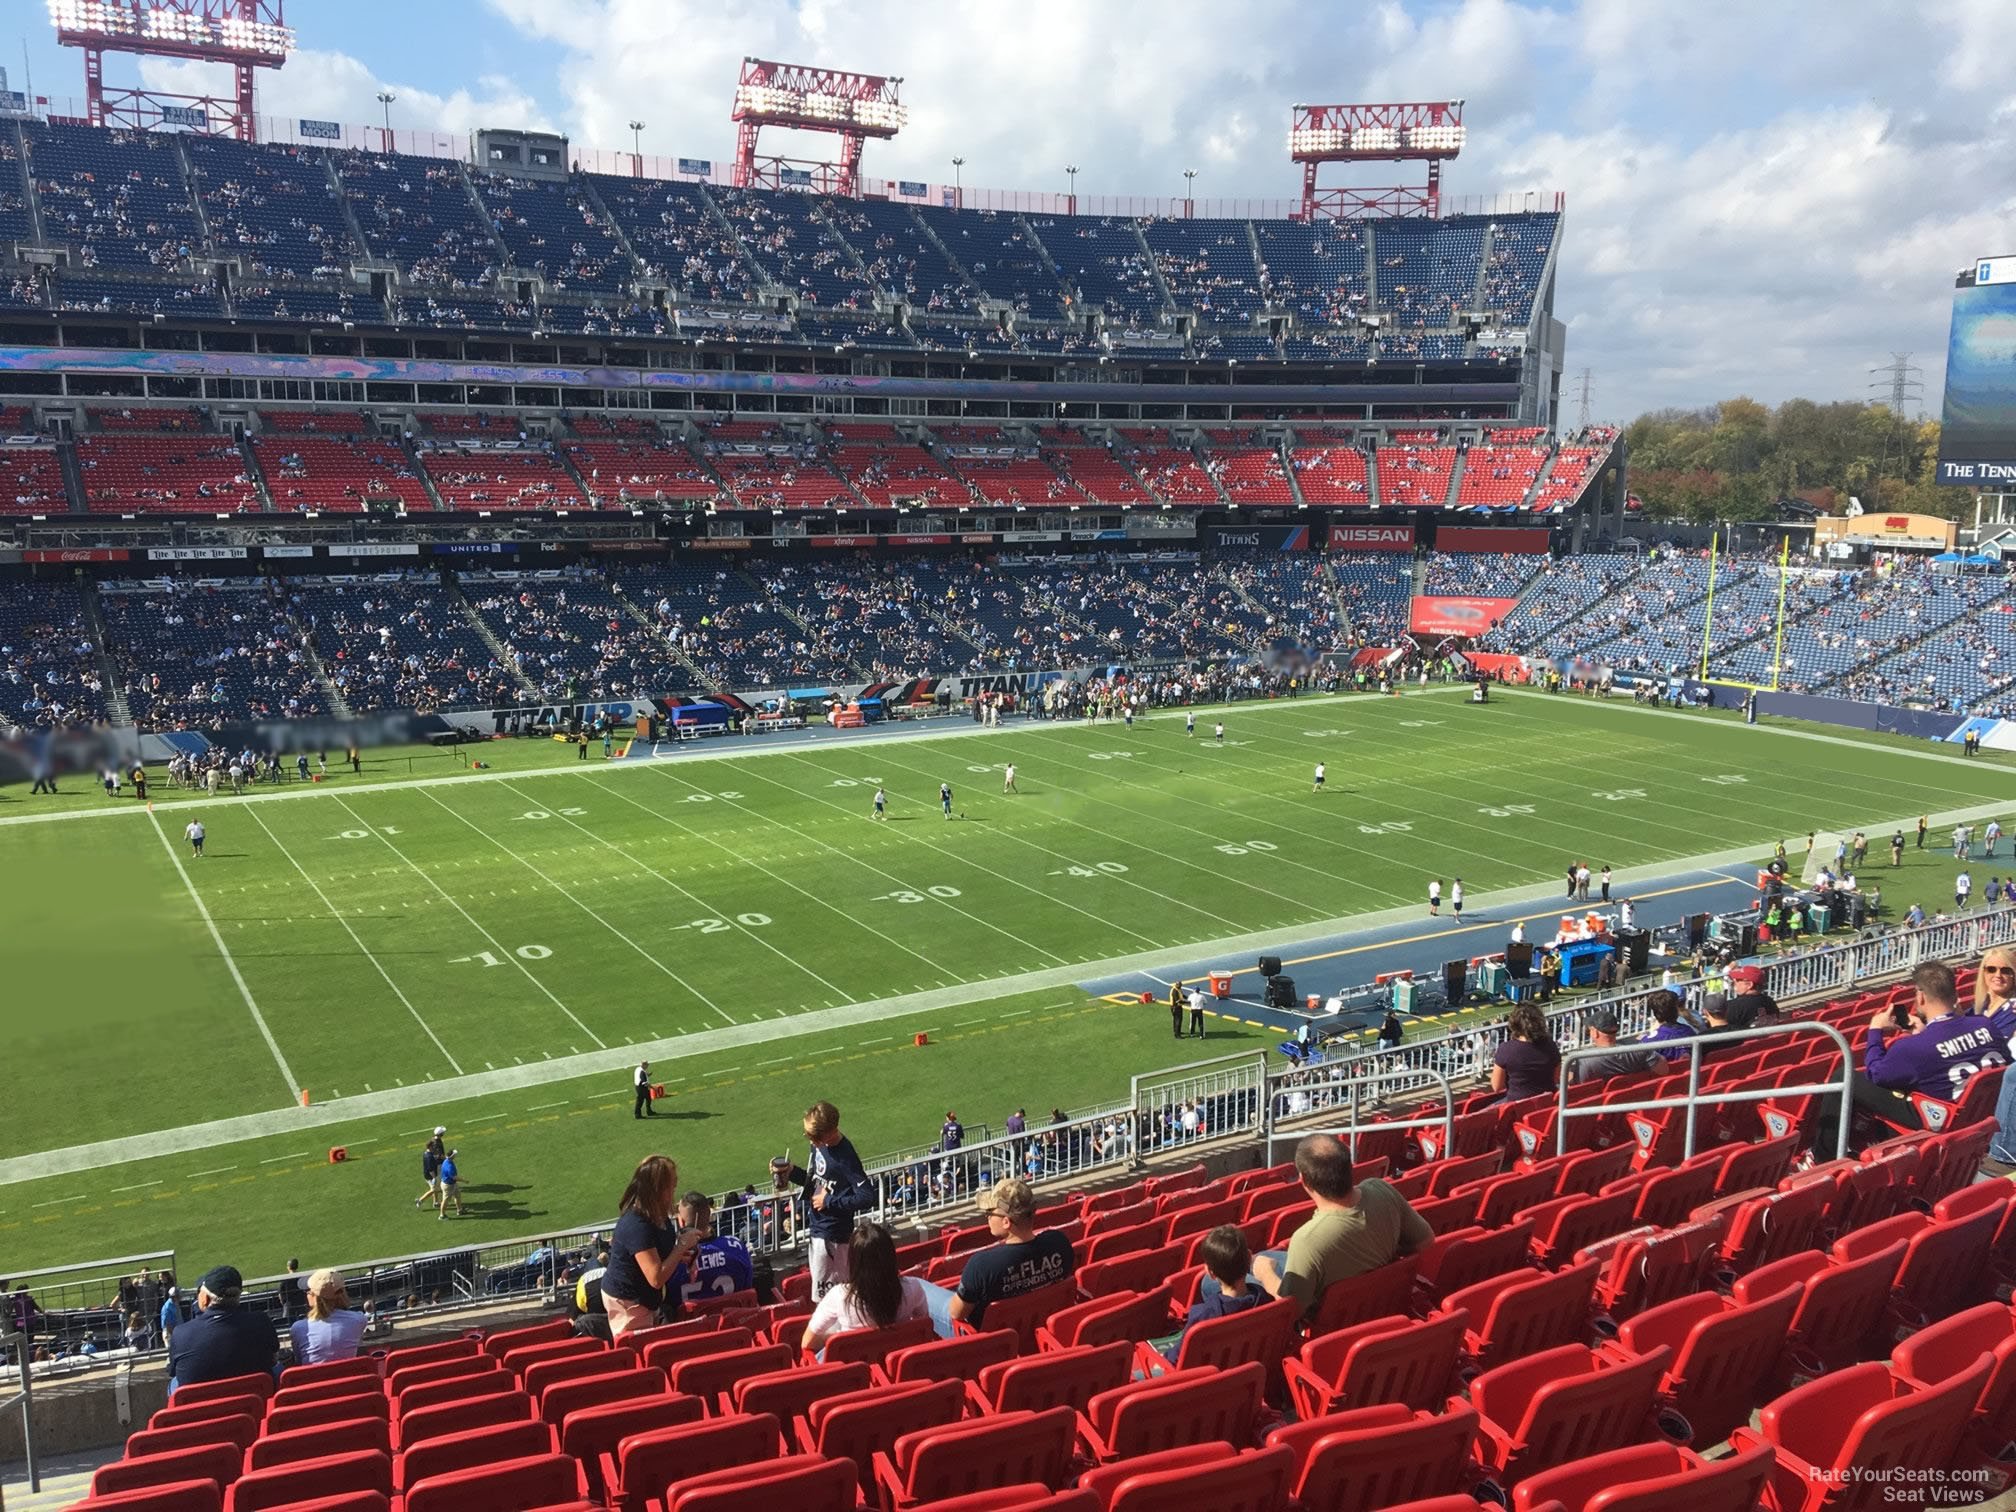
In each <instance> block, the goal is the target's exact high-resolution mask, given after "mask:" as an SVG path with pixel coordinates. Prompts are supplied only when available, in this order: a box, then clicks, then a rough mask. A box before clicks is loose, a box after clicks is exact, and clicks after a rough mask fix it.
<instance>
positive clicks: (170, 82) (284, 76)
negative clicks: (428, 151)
mask: <svg viewBox="0 0 2016 1512" xmlns="http://www.w3.org/2000/svg"><path fill="white" fill-rule="evenodd" d="M139 68H140V79H141V83H142V84H143V86H144V87H146V88H148V89H159V90H165V91H168V92H170V93H175V94H206V93H207V94H210V95H212V96H226V95H228V94H229V93H230V91H231V88H232V85H231V75H230V70H229V69H228V68H225V67H222V66H220V65H218V64H215V63H186V62H177V61H175V60H173V59H162V58H142V59H141V60H140V61H139ZM402 71H403V70H402ZM385 90H389V91H390V92H391V93H392V94H394V95H396V96H397V97H398V98H397V99H396V100H395V101H394V102H393V105H392V126H393V129H394V130H396V131H407V130H415V131H440V132H453V133H466V132H470V131H474V130H477V129H478V128H481V127H485V126H519V127H524V128H527V129H533V130H541V131H550V130H553V129H554V124H553V122H552V120H551V119H549V118H548V116H547V114H546V112H545V110H544V109H543V108H542V107H541V105H540V104H539V102H538V101H537V100H536V99H535V98H534V97H533V96H532V95H531V94H530V93H528V92H527V91H526V90H525V88H524V87H523V86H522V85H521V84H519V83H518V82H516V81H514V80H511V79H508V78H505V77H503V76H501V75H494V74H493V75H485V76H483V77H481V78H479V79H478V80H477V81H476V86H475V88H473V89H469V88H463V89H456V90H453V91H451V92H450V93H448V94H441V93H439V92H437V91H435V90H431V89H426V88H423V87H422V86H420V85H418V84H413V83H407V82H404V81H402V80H400V79H398V78H386V77H382V76H380V75H379V74H377V73H375V72H374V71H373V70H372V69H371V67H370V65H368V64H366V63H364V62H362V61H361V60H359V59H357V58H353V57H351V56H349V55H348V54H347V53H340V52H325V51H319V50H317V49H315V48H304V49H302V50H301V51H299V52H296V53H295V54H293V55H292V56H291V57H290V58H288V60H287V65H286V67H284V68H281V69H279V70H277V71H274V72H270V73H261V74H260V76H259V94H258V104H259V113H260V114H261V115H266V116H276V117H279V118H281V119H287V120H292V119H298V118H300V117H303V116H306V117H308V118H309V119H311V120H317V121H340V122H344V123H346V124H351V125H376V124H377V123H378V122H379V121H381V120H383V119H384V116H383V114H382V107H381V106H380V105H379V104H378V98H377V97H378V95H379V93H380V92H381V91H385Z"/></svg>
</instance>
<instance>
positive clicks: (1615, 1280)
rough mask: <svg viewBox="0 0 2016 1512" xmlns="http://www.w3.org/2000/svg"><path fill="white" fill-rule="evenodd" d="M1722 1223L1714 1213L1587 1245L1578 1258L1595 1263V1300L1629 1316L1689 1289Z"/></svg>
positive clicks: (1607, 1310)
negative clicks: (1707, 1218)
mask: <svg viewBox="0 0 2016 1512" xmlns="http://www.w3.org/2000/svg"><path fill="white" fill-rule="evenodd" d="M1726 1226H1727V1225H1726V1223H1725V1221H1724V1220H1723V1219H1722V1218H1720V1217H1717V1218H1714V1219H1712V1220H1710V1221H1708V1222H1706V1223H1686V1224H1681V1225H1680V1226H1679V1227H1677V1228H1671V1229H1664V1230H1661V1229H1656V1228H1651V1227H1643V1228H1634V1229H1626V1230H1625V1231H1624V1232H1623V1233H1621V1234H1618V1235H1616V1236H1615V1237H1613V1238H1610V1239H1603V1240H1599V1241H1598V1242H1597V1243H1595V1244H1592V1245H1590V1246H1589V1247H1588V1248H1587V1249H1585V1250H1583V1251H1582V1252H1581V1254H1580V1255H1578V1256H1577V1259H1578V1260H1593V1261H1595V1262H1596V1263H1597V1265H1598V1267H1599V1268H1600V1274H1599V1275H1598V1278H1597V1282H1596V1300H1597V1303H1598V1305H1599V1306H1601V1308H1602V1309H1603V1311H1604V1312H1605V1313H1607V1314H1608V1315H1609V1316H1610V1317H1612V1318H1628V1317H1630V1316H1631V1315H1632V1314H1633V1313H1637V1312H1642V1311H1644V1310H1645V1309H1646V1308H1648V1307H1657V1306H1658V1305H1659V1304H1660V1303H1661V1302H1670V1301H1672V1300H1673V1299H1674V1298H1675V1297H1680V1296H1685V1295H1687V1294H1688V1293H1689V1292H1692V1291H1694V1290H1695V1289H1696V1288H1697V1287H1698V1286H1699V1285H1700V1283H1701V1277H1702V1272H1703V1271H1704V1270H1705V1269H1706V1268H1707V1263H1708V1257H1709V1255H1710V1253H1711V1252H1712V1251H1713V1250H1714V1248H1715V1246H1716V1245H1717V1244H1719V1243H1720V1242H1721V1240H1722V1234H1723V1231H1724V1229H1725V1228H1726Z"/></svg>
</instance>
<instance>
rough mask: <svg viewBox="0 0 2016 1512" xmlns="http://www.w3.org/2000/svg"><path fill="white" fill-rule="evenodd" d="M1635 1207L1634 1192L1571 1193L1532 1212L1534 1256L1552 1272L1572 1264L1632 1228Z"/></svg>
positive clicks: (1529, 1214)
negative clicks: (1599, 1245) (1632, 1213)
mask: <svg viewBox="0 0 2016 1512" xmlns="http://www.w3.org/2000/svg"><path fill="white" fill-rule="evenodd" d="M1634 1206H1636V1199H1635V1197H1634V1194H1632V1193H1630V1192H1612V1193H1610V1194H1609V1195H1608V1196H1591V1195H1589V1194H1587V1193H1583V1192H1571V1193H1570V1194H1568V1195H1567V1196H1565V1197H1556V1198H1555V1199H1554V1200H1553V1201H1551V1202H1543V1203H1539V1204H1537V1205H1536V1206H1534V1207H1531V1208H1528V1209H1527V1210H1526V1221H1527V1222H1529V1223H1531V1224H1532V1225H1533V1239H1532V1243H1531V1246H1530V1252H1531V1254H1532V1257H1533V1259H1534V1261H1535V1262H1536V1263H1537V1264H1540V1265H1542V1266H1545V1267H1546V1268H1547V1269H1549V1270H1558V1269H1560V1268H1561V1267H1562V1266H1564V1265H1569V1264H1572V1263H1573V1262H1574V1259H1575V1257H1576V1256H1577V1255H1578V1254H1580V1253H1581V1252H1582V1251H1583V1250H1585V1249H1587V1248H1588V1247H1589V1246H1590V1245H1592V1244H1597V1243H1600V1242H1601V1241H1603V1240H1605V1239H1608V1238H1610V1237H1611V1236H1612V1235H1614V1234H1621V1233H1622V1232H1623V1231H1624V1230H1625V1229H1627V1228H1629V1227H1631V1225H1632V1223H1633V1222H1634V1220H1633V1218H1632V1216H1631V1210H1632V1208H1633V1207H1634Z"/></svg>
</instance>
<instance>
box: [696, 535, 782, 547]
mask: <svg viewBox="0 0 2016 1512" xmlns="http://www.w3.org/2000/svg"><path fill="white" fill-rule="evenodd" d="M769 539H770V538H769V537H768V536H707V537H706V538H704V539H703V540H698V541H688V542H687V543H686V549H687V550H688V551H747V550H748V549H749V548H750V547H751V546H754V545H757V544H758V543H759V542H760V543H764V544H767V543H768V542H769Z"/></svg>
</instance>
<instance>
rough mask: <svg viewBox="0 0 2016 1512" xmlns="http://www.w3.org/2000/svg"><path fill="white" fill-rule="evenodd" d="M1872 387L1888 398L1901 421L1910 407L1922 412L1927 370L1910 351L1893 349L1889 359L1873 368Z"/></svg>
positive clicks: (1884, 400) (1870, 371) (1891, 408)
mask: <svg viewBox="0 0 2016 1512" xmlns="http://www.w3.org/2000/svg"><path fill="white" fill-rule="evenodd" d="M1869 376H1870V378H1871V379H1872V380H1873V381H1872V382H1871V383H1870V385H1869V387H1870V388H1871V389H1872V390H1875V391H1877V392H1878V393H1881V394H1884V395H1885V396H1886V397H1885V398H1884V399H1883V401H1882V402H1884V403H1886V404H1888V405H1889V406H1890V413H1891V414H1893V415H1895V416H1896V417H1897V418H1898V419H1899V420H1902V419H1904V418H1905V411H1906V410H1907V409H1910V410H1915V411H1917V412H1918V413H1920V414H1922V413H1923V412H1924V407H1925V369H1923V368H1921V367H1919V366H1918V365H1917V364H1916V363H1915V362H1913V361H1912V360H1911V354H1910V353H1909V352H1892V353H1891V354H1890V360H1889V362H1887V363H1885V364H1884V365H1883V366H1882V367H1876V368H1871V369H1869Z"/></svg>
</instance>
